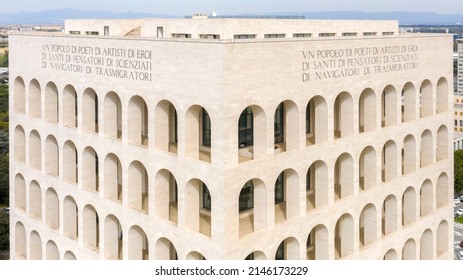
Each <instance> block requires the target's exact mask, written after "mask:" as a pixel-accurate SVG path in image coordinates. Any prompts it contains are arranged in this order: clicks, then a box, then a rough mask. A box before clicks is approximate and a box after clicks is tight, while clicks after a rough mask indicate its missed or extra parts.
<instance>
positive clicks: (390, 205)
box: [381, 194, 398, 235]
mask: <svg viewBox="0 0 463 280" xmlns="http://www.w3.org/2000/svg"><path fill="white" fill-rule="evenodd" d="M397 206H398V205H397V198H396V197H395V196H394V195H393V194H391V195H388V196H387V197H386V199H384V202H383V207H382V214H381V228H382V233H383V235H388V234H390V233H393V232H396V231H397V223H398V213H397Z"/></svg>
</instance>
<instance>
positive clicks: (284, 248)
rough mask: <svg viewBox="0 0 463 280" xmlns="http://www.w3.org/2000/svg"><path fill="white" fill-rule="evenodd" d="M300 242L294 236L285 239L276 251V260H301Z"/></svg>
mask: <svg viewBox="0 0 463 280" xmlns="http://www.w3.org/2000/svg"><path fill="white" fill-rule="evenodd" d="M300 259H301V256H300V249H299V242H298V241H297V239H296V238H294V237H288V238H286V239H285V240H283V241H282V242H281V243H280V245H279V246H278V248H277V250H276V252H275V260H300Z"/></svg>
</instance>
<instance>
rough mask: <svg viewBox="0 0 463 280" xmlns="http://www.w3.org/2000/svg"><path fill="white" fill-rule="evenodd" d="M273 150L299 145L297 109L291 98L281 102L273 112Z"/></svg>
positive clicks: (278, 150) (282, 150)
mask: <svg viewBox="0 0 463 280" xmlns="http://www.w3.org/2000/svg"><path fill="white" fill-rule="evenodd" d="M273 127H274V145H275V147H274V152H275V153H279V152H284V151H289V150H295V149H298V147H299V109H298V108H297V105H296V103H294V101H292V100H285V101H283V102H281V103H280V104H279V105H278V107H277V108H276V109H275V113H274V125H273Z"/></svg>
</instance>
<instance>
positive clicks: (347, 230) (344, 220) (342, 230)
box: [334, 213, 354, 259]
mask: <svg viewBox="0 0 463 280" xmlns="http://www.w3.org/2000/svg"><path fill="white" fill-rule="evenodd" d="M334 252H335V259H342V258H344V257H347V256H349V255H352V254H353V253H354V219H353V218H352V215H350V214H348V213H346V214H343V215H342V216H341V217H339V219H338V221H337V222H336V227H335V230H334Z"/></svg>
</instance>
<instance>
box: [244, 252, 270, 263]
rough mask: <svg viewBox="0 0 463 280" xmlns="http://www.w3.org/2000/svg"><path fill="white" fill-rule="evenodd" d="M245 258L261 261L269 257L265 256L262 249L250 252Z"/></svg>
mask: <svg viewBox="0 0 463 280" xmlns="http://www.w3.org/2000/svg"><path fill="white" fill-rule="evenodd" d="M245 260H250V261H254V260H255V261H257V260H260V261H265V260H267V257H266V256H265V254H264V253H263V252H261V251H254V252H252V253H250V254H249V255H247V256H246V258H245Z"/></svg>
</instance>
